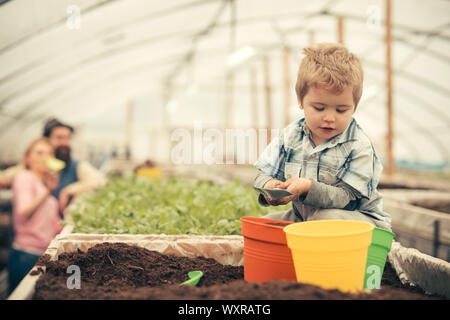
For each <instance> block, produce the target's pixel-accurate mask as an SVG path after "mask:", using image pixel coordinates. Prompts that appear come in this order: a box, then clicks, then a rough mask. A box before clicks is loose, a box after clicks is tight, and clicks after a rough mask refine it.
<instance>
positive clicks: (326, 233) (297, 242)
mask: <svg viewBox="0 0 450 320" xmlns="http://www.w3.org/2000/svg"><path fill="white" fill-rule="evenodd" d="M373 228H374V226H373V225H372V224H370V223H368V222H363V221H353V220H318V221H306V222H300V223H295V224H291V225H289V226H287V227H285V228H284V229H283V230H284V232H285V233H286V240H287V245H288V247H289V248H290V249H291V251H292V259H293V261H294V267H295V273H296V277H297V281H298V282H302V283H308V284H313V285H317V286H320V287H322V288H324V289H338V290H341V291H343V292H357V291H362V290H363V282H364V273H365V268H366V261H367V251H368V248H369V245H370V244H371V242H372V232H373Z"/></svg>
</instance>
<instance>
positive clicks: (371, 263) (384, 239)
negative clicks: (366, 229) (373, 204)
mask: <svg viewBox="0 0 450 320" xmlns="http://www.w3.org/2000/svg"><path fill="white" fill-rule="evenodd" d="M394 237H395V234H394V233H392V232H390V231H387V230H384V229H381V228H374V229H373V232H372V243H371V245H370V246H369V249H368V251H367V263H366V273H365V275H364V289H370V290H374V289H379V288H380V284H381V277H382V276H383V272H384V266H385V265H386V258H387V255H388V253H389V251H390V250H391V246H392V240H393V239H394Z"/></svg>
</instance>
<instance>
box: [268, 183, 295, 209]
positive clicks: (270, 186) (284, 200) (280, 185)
mask: <svg viewBox="0 0 450 320" xmlns="http://www.w3.org/2000/svg"><path fill="white" fill-rule="evenodd" d="M264 188H266V189H276V188H277V189H286V188H285V183H284V182H283V181H280V180H277V179H272V180H269V181H267V182H266V184H265V185H264ZM264 198H265V199H266V201H267V202H268V203H269V204H270V205H271V206H280V205H284V204H286V203H289V202H290V201H291V200H293V199H295V198H296V196H295V195H292V196H289V197H284V198H281V199H271V198H267V197H264Z"/></svg>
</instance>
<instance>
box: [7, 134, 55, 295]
mask: <svg viewBox="0 0 450 320" xmlns="http://www.w3.org/2000/svg"><path fill="white" fill-rule="evenodd" d="M53 155H54V152H53V148H52V146H51V144H50V143H49V141H48V139H47V138H40V139H37V140H35V141H33V142H32V143H31V144H30V145H29V147H28V149H27V151H26V152H25V156H24V164H25V170H23V171H21V172H19V173H18V174H17V175H16V176H15V178H14V181H13V185H12V191H13V223H14V233H15V234H14V241H13V245H12V248H11V251H10V254H9V260H8V280H9V293H11V292H12V291H13V290H14V289H15V288H16V286H17V285H18V284H19V283H20V281H21V280H22V279H23V278H24V277H25V276H26V274H27V273H28V272H29V271H30V270H31V269H32V268H33V266H34V264H35V263H36V261H37V260H38V258H39V257H40V256H41V255H42V254H43V253H44V252H45V250H46V249H47V247H48V245H49V244H50V241H51V240H52V239H53V238H54V237H55V235H57V234H58V233H59V232H61V229H62V227H61V226H60V217H59V214H58V201H57V200H56V199H55V197H53V196H52V191H54V190H55V189H56V188H57V187H58V174H57V173H56V172H51V171H50V170H49V169H48V167H47V165H46V160H47V159H48V158H51V157H53Z"/></svg>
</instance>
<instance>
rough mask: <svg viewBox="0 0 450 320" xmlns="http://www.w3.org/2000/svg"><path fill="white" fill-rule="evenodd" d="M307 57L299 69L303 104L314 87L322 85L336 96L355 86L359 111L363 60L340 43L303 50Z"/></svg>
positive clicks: (299, 92)
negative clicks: (309, 90) (310, 89)
mask: <svg viewBox="0 0 450 320" xmlns="http://www.w3.org/2000/svg"><path fill="white" fill-rule="evenodd" d="M303 53H304V54H305V55H306V56H305V57H304V58H303V60H302V62H301V64H300V67H299V69H298V75H297V83H296V85H295V92H296V93H297V98H298V101H299V102H300V103H303V98H304V97H305V95H306V93H307V92H308V89H309V88H310V87H311V86H315V87H317V86H321V87H325V88H327V89H329V90H332V91H333V92H334V93H338V94H339V93H341V92H342V90H343V89H344V88H346V87H348V86H353V101H354V103H355V108H356V106H357V105H358V102H359V100H360V99H361V95H362V87H363V77H364V75H363V70H362V66H361V61H360V60H359V58H358V57H357V56H356V55H354V54H353V53H350V52H349V51H348V50H347V48H345V47H344V46H343V45H340V44H334V43H320V44H317V45H316V46H315V47H308V48H304V49H303Z"/></svg>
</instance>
